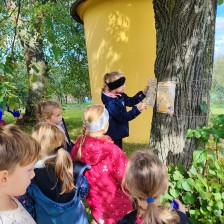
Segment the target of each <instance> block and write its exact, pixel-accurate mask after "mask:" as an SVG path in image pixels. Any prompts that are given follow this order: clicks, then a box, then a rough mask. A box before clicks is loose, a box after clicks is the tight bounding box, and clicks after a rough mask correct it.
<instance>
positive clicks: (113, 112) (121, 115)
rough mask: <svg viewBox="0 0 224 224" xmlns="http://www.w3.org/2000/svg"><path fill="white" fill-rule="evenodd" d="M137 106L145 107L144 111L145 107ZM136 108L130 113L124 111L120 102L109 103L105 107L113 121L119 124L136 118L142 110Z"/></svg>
mask: <svg viewBox="0 0 224 224" xmlns="http://www.w3.org/2000/svg"><path fill="white" fill-rule="evenodd" d="M138 106H142V107H145V108H144V109H146V106H147V105H143V103H142V104H139V105H138ZM138 106H133V108H132V109H131V110H130V111H128V112H127V111H126V108H125V107H124V106H123V105H122V104H121V102H119V103H118V102H116V101H111V102H110V103H109V104H108V105H107V110H108V112H109V114H110V116H112V117H113V118H114V119H115V120H117V121H118V122H119V123H126V122H128V121H131V120H133V119H134V118H136V117H137V116H138V115H139V114H140V113H141V110H142V109H139V108H138Z"/></svg>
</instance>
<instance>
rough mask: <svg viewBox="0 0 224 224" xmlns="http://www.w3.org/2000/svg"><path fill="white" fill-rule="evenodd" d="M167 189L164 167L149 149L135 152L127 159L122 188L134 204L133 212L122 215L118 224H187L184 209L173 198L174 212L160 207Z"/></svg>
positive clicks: (166, 175)
mask: <svg viewBox="0 0 224 224" xmlns="http://www.w3.org/2000/svg"><path fill="white" fill-rule="evenodd" d="M168 186H169V183H168V173H167V168H166V167H165V165H164V164H163V163H162V162H161V161H160V160H159V158H158V157H157V156H156V155H154V154H153V153H152V152H151V151H149V150H139V151H136V152H134V153H133V154H132V156H131V157H130V159H129V162H128V165H127V168H126V171H125V175H124V179H123V182H122V187H123V190H124V192H126V194H128V195H130V197H131V198H132V200H133V201H134V202H136V207H137V210H135V211H133V212H131V213H129V214H127V215H126V216H124V217H123V218H122V219H121V220H120V221H119V222H118V223H119V224H135V223H136V224H142V223H143V224H171V223H172V224H176V223H180V224H189V221H188V218H187V216H186V215H185V208H184V206H183V205H182V204H181V202H180V201H179V200H176V199H175V202H176V203H177V205H178V207H179V208H178V211H177V212H176V211H174V210H172V209H171V208H169V207H166V206H164V205H161V204H160V196H161V195H162V194H163V193H165V192H166V191H167V188H168Z"/></svg>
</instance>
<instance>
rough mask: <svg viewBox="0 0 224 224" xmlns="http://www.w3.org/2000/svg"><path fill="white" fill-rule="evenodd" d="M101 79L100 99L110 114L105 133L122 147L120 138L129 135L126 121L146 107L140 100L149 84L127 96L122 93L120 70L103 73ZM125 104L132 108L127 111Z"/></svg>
mask: <svg viewBox="0 0 224 224" xmlns="http://www.w3.org/2000/svg"><path fill="white" fill-rule="evenodd" d="M103 81H104V86H103V89H102V94H101V99H102V102H103V104H104V105H105V107H106V108H107V110H108V112H109V116H110V119H109V129H108V131H107V133H106V134H107V135H109V136H110V137H111V138H112V139H113V141H114V143H115V144H116V145H117V146H118V147H120V148H121V149H122V139H123V138H125V137H128V136H129V127H128V122H129V121H131V120H133V119H134V118H136V117H137V116H138V115H139V114H140V113H141V111H142V110H145V109H147V104H146V103H140V102H141V101H142V100H143V99H144V98H145V97H146V93H147V91H148V88H149V85H146V87H145V89H144V90H143V91H140V92H138V93H137V94H136V95H135V96H133V97H129V96H127V95H126V94H125V93H124V89H125V77H124V75H123V73H122V72H121V71H116V72H111V73H107V74H105V75H104V78H103ZM126 106H128V107H132V109H131V110H130V111H128V112H127V110H126Z"/></svg>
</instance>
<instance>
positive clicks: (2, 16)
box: [0, 0, 90, 104]
mask: <svg viewBox="0 0 224 224" xmlns="http://www.w3.org/2000/svg"><path fill="white" fill-rule="evenodd" d="M14 2H16V1H14ZM72 3H73V1H67V0H58V1H51V0H45V1H44V0H36V1H32V5H31V3H30V1H29V0H21V1H20V5H21V6H20V17H19V20H18V21H19V22H18V23H17V24H16V20H15V18H16V17H17V13H18V5H16V4H15V5H16V6H17V7H16V8H15V10H12V11H10V10H9V8H8V6H7V2H5V1H4V2H1V4H0V30H1V31H0V36H1V38H0V62H1V63H0V80H1V84H2V83H5V84H4V91H1V92H0V103H1V104H5V102H6V101H8V98H9V97H8V96H10V99H13V100H12V101H13V102H16V104H18V102H21V101H22V102H23V103H24V101H26V100H27V95H28V89H29V85H30V84H31V83H34V82H36V81H38V76H37V75H38V72H41V71H43V68H41V67H40V64H38V63H35V62H34V63H32V64H31V65H30V66H29V68H26V69H24V66H25V67H26V62H27V61H25V59H26V60H27V58H26V56H27V55H26V51H25V47H26V46H29V48H30V49H32V47H34V46H32V43H37V42H38V44H40V47H41V48H40V50H42V52H39V56H40V57H42V55H43V56H44V60H45V61H46V62H47V64H48V68H47V72H48V74H49V75H48V77H49V80H46V82H45V83H46V84H48V85H49V86H48V88H47V89H48V93H47V94H48V97H52V96H55V95H57V96H58V97H60V98H61V96H62V95H64V94H71V95H73V96H74V97H76V98H81V97H82V96H80V93H81V95H89V91H90V86H89V78H88V65H87V57H86V50H85V39H84V31H83V26H82V25H80V24H78V23H76V22H75V21H74V20H73V19H72V18H71V16H70V14H69V12H70V6H71V4H72ZM14 38H15V42H13V39H14ZM32 39H33V40H34V41H36V42H33V41H32ZM33 49H34V50H35V48H33ZM31 53H32V52H31ZM11 55H13V64H12V63H11V62H9V61H8V58H10V57H12V56H11ZM37 59H38V58H37ZM31 68H32V70H33V74H30V76H29V75H28V73H27V70H29V69H31ZM21 71H23V74H22V73H21ZM68 80H69V81H68ZM8 82H10V84H11V85H12V86H13V87H14V89H16V88H17V89H18V91H12V88H11V87H9V86H8ZM73 84H75V85H74V86H73V87H72V85H73ZM80 86H81V88H80ZM2 88H3V87H2ZM78 88H80V89H78ZM74 90H77V91H74ZM37 91H38V90H37ZM11 92H12V93H13V94H14V95H12V94H11V95H9V94H8V93H11ZM6 93H7V94H6ZM7 97H8V98H7ZM13 97H14V98H13Z"/></svg>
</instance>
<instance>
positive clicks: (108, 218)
mask: <svg viewBox="0 0 224 224" xmlns="http://www.w3.org/2000/svg"><path fill="white" fill-rule="evenodd" d="M80 140H81V137H80V138H78V140H77V142H76V144H75V146H74V147H73V149H72V153H71V157H72V159H73V160H74V159H75V158H76V155H77V152H78V148H79V144H80ZM81 150H82V155H81V159H80V161H81V162H84V163H87V164H90V165H91V169H90V170H87V171H86V173H85V176H86V177H87V179H88V182H89V184H90V192H89V196H88V197H87V202H88V205H89V208H90V210H91V213H92V215H93V217H94V218H95V220H96V221H97V222H98V223H100V224H101V223H104V224H112V223H117V222H118V220H119V219H121V218H122V217H123V216H124V215H125V214H127V213H128V212H129V211H131V210H133V208H132V202H131V200H130V199H129V197H128V196H127V195H126V194H124V192H123V191H122V189H121V182H122V178H123V175H124V172H125V168H126V165H127V162H128V160H127V157H126V156H125V154H124V152H123V151H122V150H121V149H120V148H119V147H117V146H116V145H115V144H113V143H111V142H109V141H106V140H105V139H103V138H102V139H98V138H94V137H90V136H86V139H85V141H84V144H83V146H82V149H81Z"/></svg>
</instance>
